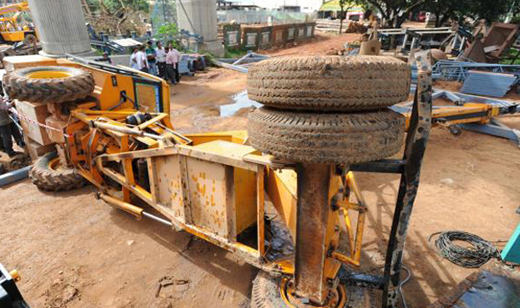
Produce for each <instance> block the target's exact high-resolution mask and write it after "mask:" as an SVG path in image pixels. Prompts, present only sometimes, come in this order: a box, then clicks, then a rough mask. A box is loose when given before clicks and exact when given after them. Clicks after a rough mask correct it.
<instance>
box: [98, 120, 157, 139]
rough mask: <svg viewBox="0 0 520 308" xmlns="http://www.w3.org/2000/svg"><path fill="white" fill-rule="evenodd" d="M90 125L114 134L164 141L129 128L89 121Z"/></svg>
mask: <svg viewBox="0 0 520 308" xmlns="http://www.w3.org/2000/svg"><path fill="white" fill-rule="evenodd" d="M90 123H91V125H92V126H93V127H97V128H101V129H106V130H112V131H116V132H119V133H123V134H128V135H134V136H140V137H148V138H152V139H155V140H163V139H164V137H163V136H158V135H154V134H149V133H145V132H144V131H138V130H135V129H132V128H129V127H126V126H118V125H113V124H109V123H103V122H99V121H91V122H90Z"/></svg>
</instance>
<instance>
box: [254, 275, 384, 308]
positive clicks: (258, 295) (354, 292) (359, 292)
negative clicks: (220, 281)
mask: <svg viewBox="0 0 520 308" xmlns="http://www.w3.org/2000/svg"><path fill="white" fill-rule="evenodd" d="M279 286H280V279H279V278H274V277H272V276H270V275H269V274H268V273H267V272H264V271H260V272H259V273H258V275H257V276H256V278H255V280H254V281H253V289H252V291H251V292H252V294H251V308H289V305H287V303H286V302H285V300H284V299H283V298H282V296H281V293H280V287H279ZM346 289H347V301H346V305H345V306H343V307H338V308H375V301H374V295H373V292H372V291H371V290H369V289H364V288H360V287H354V286H347V288H346Z"/></svg>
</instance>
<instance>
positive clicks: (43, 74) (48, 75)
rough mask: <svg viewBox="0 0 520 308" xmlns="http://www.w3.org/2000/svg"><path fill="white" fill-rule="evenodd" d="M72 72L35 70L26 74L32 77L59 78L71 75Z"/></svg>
mask: <svg viewBox="0 0 520 308" xmlns="http://www.w3.org/2000/svg"><path fill="white" fill-rule="evenodd" d="M71 76H72V74H71V73H68V72H65V71H57V70H56V71H39V72H33V73H29V74H27V75H26V77H27V78H30V79H58V78H67V77H71Z"/></svg>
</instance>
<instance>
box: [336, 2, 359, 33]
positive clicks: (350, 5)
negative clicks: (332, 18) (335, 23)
mask: <svg viewBox="0 0 520 308" xmlns="http://www.w3.org/2000/svg"><path fill="white" fill-rule="evenodd" d="M354 5H356V3H355V2H352V1H348V0H339V7H340V11H339V34H341V32H342V31H343V20H344V19H345V12H348V10H350V9H351V8H353V7H354Z"/></svg>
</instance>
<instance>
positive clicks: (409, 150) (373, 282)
mask: <svg viewBox="0 0 520 308" xmlns="http://www.w3.org/2000/svg"><path fill="white" fill-rule="evenodd" d="M430 57H431V55H430V53H429V52H419V53H416V54H415V59H416V62H417V66H418V68H419V76H418V84H417V88H416V92H415V99H414V103H413V107H412V116H411V119H410V127H409V130H408V135H407V137H406V146H405V151H404V157H403V159H402V160H391V159H385V160H380V161H375V162H369V163H363V164H357V165H352V166H350V171H360V172H375V173H395V174H401V182H400V185H399V192H398V195H397V201H396V206H395V211H394V217H393V222H392V230H391V232H390V237H389V240H388V248H387V254H386V261H385V267H384V268H385V272H384V275H383V276H375V275H367V274H362V273H347V272H346V271H342V272H341V273H340V279H341V280H342V282H343V283H347V284H353V285H360V286H366V287H372V288H377V289H382V290H383V301H382V307H383V308H396V307H397V301H398V290H399V286H400V284H401V279H400V272H401V267H402V259H403V251H404V246H405V242H406V234H407V231H408V225H409V223H410V216H411V213H412V209H413V204H414V201H415V197H416V195H417V190H418V188H419V180H420V172H421V165H422V160H423V157H424V153H425V151H426V145H427V142H428V138H429V135H430V129H431V126H432V78H431V65H430V63H431V62H430Z"/></svg>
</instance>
